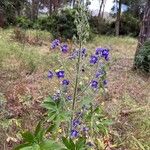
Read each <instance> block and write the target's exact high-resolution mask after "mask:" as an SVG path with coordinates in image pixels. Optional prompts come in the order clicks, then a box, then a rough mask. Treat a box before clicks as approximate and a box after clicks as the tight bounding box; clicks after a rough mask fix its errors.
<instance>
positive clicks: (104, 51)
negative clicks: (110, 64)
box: [101, 49, 109, 61]
mask: <svg viewBox="0 0 150 150" xmlns="http://www.w3.org/2000/svg"><path fill="white" fill-rule="evenodd" d="M108 56H109V50H108V49H104V50H103V51H102V53H101V57H104V58H105V60H106V61H108V60H109V57H108Z"/></svg>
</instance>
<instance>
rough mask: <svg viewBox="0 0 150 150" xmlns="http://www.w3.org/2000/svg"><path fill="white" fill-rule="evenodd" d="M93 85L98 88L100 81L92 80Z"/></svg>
mask: <svg viewBox="0 0 150 150" xmlns="http://www.w3.org/2000/svg"><path fill="white" fill-rule="evenodd" d="M91 87H92V88H95V89H96V88H98V82H97V81H96V80H92V82H91Z"/></svg>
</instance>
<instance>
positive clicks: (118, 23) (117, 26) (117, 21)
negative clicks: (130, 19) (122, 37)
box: [116, 0, 122, 36]
mask: <svg viewBox="0 0 150 150" xmlns="http://www.w3.org/2000/svg"><path fill="white" fill-rule="evenodd" d="M121 4H122V0H119V8H117V19H116V36H119V33H120V15H121Z"/></svg>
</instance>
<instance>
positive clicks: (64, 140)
mask: <svg viewBox="0 0 150 150" xmlns="http://www.w3.org/2000/svg"><path fill="white" fill-rule="evenodd" d="M62 141H63V144H64V145H65V146H66V148H68V149H71V144H70V142H69V140H68V139H67V138H65V137H62Z"/></svg>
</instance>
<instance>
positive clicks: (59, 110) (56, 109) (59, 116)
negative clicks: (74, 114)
mask: <svg viewBox="0 0 150 150" xmlns="http://www.w3.org/2000/svg"><path fill="white" fill-rule="evenodd" d="M65 105H66V104H65V100H63V99H61V100H59V101H54V100H53V98H52V97H49V98H47V99H46V100H45V101H44V103H43V104H42V106H43V107H44V108H46V109H47V110H48V112H47V115H48V120H49V121H51V122H52V123H53V129H58V128H59V126H60V125H61V123H63V122H66V121H69V119H70V113H68V112H67V111H65V107H64V106H65ZM51 127H52V126H51Z"/></svg>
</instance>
